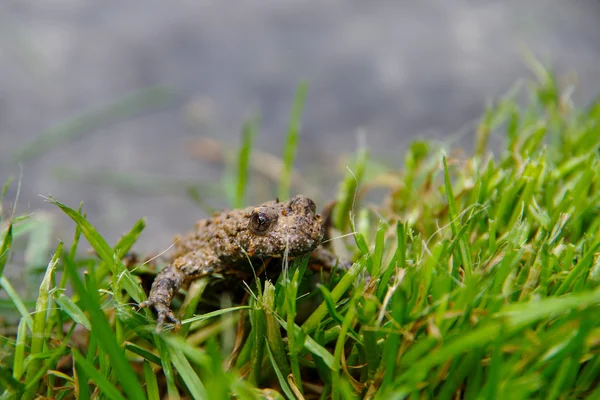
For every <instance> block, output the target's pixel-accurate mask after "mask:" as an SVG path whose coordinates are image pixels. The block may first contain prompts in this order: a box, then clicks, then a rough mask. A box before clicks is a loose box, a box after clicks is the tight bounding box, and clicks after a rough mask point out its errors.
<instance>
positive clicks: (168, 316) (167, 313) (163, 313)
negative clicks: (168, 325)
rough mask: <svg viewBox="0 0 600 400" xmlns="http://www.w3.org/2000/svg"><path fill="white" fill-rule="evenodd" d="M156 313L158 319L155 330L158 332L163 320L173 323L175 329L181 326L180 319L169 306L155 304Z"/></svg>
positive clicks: (163, 322)
mask: <svg viewBox="0 0 600 400" xmlns="http://www.w3.org/2000/svg"><path fill="white" fill-rule="evenodd" d="M155 309H156V313H157V314H158V319H157V320H156V331H157V332H160V330H161V329H162V327H163V325H164V324H165V321H169V322H172V323H173V324H174V325H175V329H179V328H181V321H180V320H179V319H178V318H177V317H176V316H175V314H173V311H171V310H170V309H169V307H167V306H164V304H161V305H158V304H157V305H155Z"/></svg>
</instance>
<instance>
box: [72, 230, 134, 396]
mask: <svg viewBox="0 0 600 400" xmlns="http://www.w3.org/2000/svg"><path fill="white" fill-rule="evenodd" d="M82 230H83V231H84V232H85V229H83V228H82ZM66 272H67V273H68V274H69V277H70V279H71V284H72V285H73V289H74V291H75V293H77V294H78V295H79V303H80V306H81V309H82V310H84V311H87V312H88V314H89V316H90V318H89V319H90V324H91V326H92V329H91V331H90V334H91V335H92V336H94V337H95V339H96V340H97V343H98V346H99V347H100V348H101V349H102V350H103V351H104V352H105V353H106V354H108V356H109V357H110V366H111V368H112V369H113V370H114V372H113V373H116V374H117V376H118V381H119V382H121V383H123V390H124V391H125V393H126V394H127V398H129V399H136V400H137V399H139V400H142V399H145V396H144V393H143V391H142V388H141V386H140V384H139V382H138V380H137V376H136V374H135V373H134V372H133V369H132V367H131V365H130V364H129V361H128V360H127V357H125V352H124V350H123V349H122V348H121V347H120V346H119V344H118V343H117V342H116V340H115V333H114V332H113V330H112V329H111V328H110V325H109V323H108V320H107V319H106V316H105V315H104V312H103V311H102V307H101V305H100V304H99V303H98V302H97V297H98V295H97V294H91V293H89V292H88V290H87V288H86V287H85V286H84V284H83V282H82V281H81V278H80V277H79V275H77V271H76V270H75V269H73V268H72V267H67V269H66ZM91 275H93V274H90V275H89V276H91Z"/></svg>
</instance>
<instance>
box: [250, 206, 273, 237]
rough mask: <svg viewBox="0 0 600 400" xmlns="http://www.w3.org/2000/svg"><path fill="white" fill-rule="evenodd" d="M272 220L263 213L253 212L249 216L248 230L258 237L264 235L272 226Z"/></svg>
mask: <svg viewBox="0 0 600 400" xmlns="http://www.w3.org/2000/svg"><path fill="white" fill-rule="evenodd" d="M273 222H274V219H273V218H272V217H271V216H270V215H268V214H267V213H265V212H262V211H255V212H253V213H252V215H251V216H250V230H251V231H252V232H254V233H256V234H258V235H260V234H264V233H266V232H267V231H268V230H269V228H271V226H272V225H273Z"/></svg>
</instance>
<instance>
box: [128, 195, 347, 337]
mask: <svg viewBox="0 0 600 400" xmlns="http://www.w3.org/2000/svg"><path fill="white" fill-rule="evenodd" d="M323 225H324V224H323V217H322V216H321V215H320V214H317V212H316V206H315V203H314V202H313V201H312V200H311V199H309V198H307V197H304V196H300V195H298V196H295V197H294V198H293V199H291V200H290V201H289V202H280V201H279V200H275V201H269V202H266V203H264V204H261V205H259V206H255V207H248V208H244V209H240V210H232V211H227V212H223V213H220V214H216V215H214V216H213V217H212V218H210V219H204V220H200V221H198V222H197V223H196V230H195V231H194V232H191V233H190V234H188V235H187V236H185V237H183V238H180V239H179V240H177V241H176V243H175V254H174V255H173V257H172V258H171V262H170V263H169V265H168V266H167V267H165V268H164V269H163V270H161V271H160V272H159V273H158V275H157V276H156V278H155V280H154V282H153V284H152V288H151V289H150V295H149V296H148V300H146V301H144V302H142V303H140V304H139V307H140V308H144V307H152V308H153V309H154V310H155V311H156V313H157V314H158V320H157V325H158V327H161V326H162V325H163V324H164V322H165V320H168V321H171V322H173V323H175V325H176V326H180V324H181V322H180V321H179V320H178V319H177V318H176V317H175V315H174V314H173V312H172V311H171V309H170V307H169V305H170V303H171V299H172V298H173V296H174V295H175V293H176V292H177V291H178V290H179V288H180V287H181V285H182V284H183V283H184V282H185V281H189V280H193V279H197V278H200V277H203V276H207V275H221V276H224V277H228V276H229V277H233V278H240V279H246V278H249V277H252V267H253V268H254V269H255V270H258V269H259V268H260V267H261V266H262V265H263V262H264V261H265V260H267V259H269V258H280V257H289V258H293V257H296V256H300V255H304V254H307V253H309V252H312V255H311V257H312V258H314V259H316V260H317V261H318V262H319V263H320V264H321V265H323V266H327V267H331V266H333V265H335V263H336V261H337V260H336V259H335V257H334V256H333V255H332V254H331V253H328V252H327V251H326V250H324V249H323V248H322V247H320V248H319V249H318V250H315V249H317V247H318V246H319V245H320V244H321V242H322V240H323V237H324V234H325V229H324V227H323Z"/></svg>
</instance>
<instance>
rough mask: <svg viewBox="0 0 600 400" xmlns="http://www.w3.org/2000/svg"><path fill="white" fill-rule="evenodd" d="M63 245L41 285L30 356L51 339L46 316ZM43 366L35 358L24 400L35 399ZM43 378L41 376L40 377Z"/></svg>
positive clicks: (28, 375)
mask: <svg viewBox="0 0 600 400" xmlns="http://www.w3.org/2000/svg"><path fill="white" fill-rule="evenodd" d="M62 248H63V244H62V242H61V243H59V244H58V246H57V248H56V252H55V253H54V256H53V257H52V260H51V261H50V263H49V264H48V268H47V269H46V274H45V275H44V279H43V280H42V283H41V284H40V290H39V292H38V298H37V302H36V304H35V315H34V318H33V330H32V332H31V349H30V355H33V356H35V355H38V354H40V353H42V351H43V350H44V347H45V341H46V340H47V339H48V338H49V337H50V335H49V334H48V335H46V315H47V313H48V301H49V298H48V297H49V291H50V289H51V282H52V275H54V270H55V268H56V265H57V264H58V260H59V257H60V254H61V253H62ZM41 366H42V360H41V359H38V358H34V359H33V360H32V361H31V362H30V363H29V365H28V366H27V374H26V380H27V383H28V386H29V390H28V391H26V392H25V393H24V395H23V398H24V399H32V398H34V397H35V394H36V393H35V392H36V390H37V387H38V384H39V383H37V382H35V378H37V376H39V372H40V369H41ZM40 378H41V376H40Z"/></svg>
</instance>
